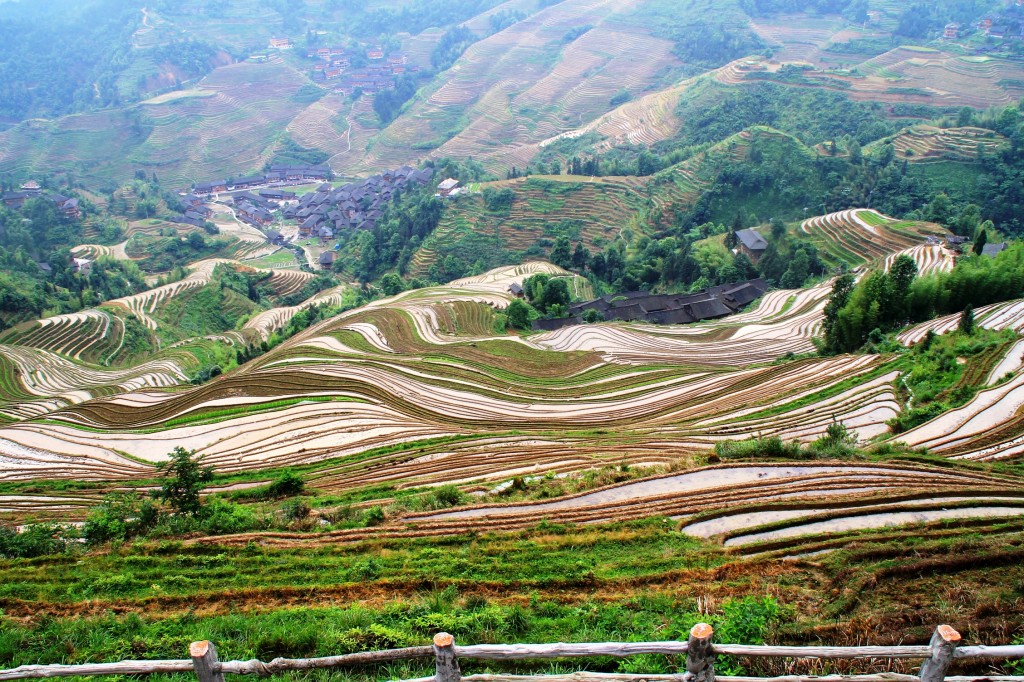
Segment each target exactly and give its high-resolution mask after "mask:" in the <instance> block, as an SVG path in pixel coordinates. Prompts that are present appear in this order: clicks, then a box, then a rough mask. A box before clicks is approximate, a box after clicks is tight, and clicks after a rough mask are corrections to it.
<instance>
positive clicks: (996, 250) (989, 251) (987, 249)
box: [981, 242, 1006, 258]
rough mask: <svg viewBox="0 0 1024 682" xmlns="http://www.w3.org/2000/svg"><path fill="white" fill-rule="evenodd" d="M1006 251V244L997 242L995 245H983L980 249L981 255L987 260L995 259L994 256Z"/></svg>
mask: <svg viewBox="0 0 1024 682" xmlns="http://www.w3.org/2000/svg"><path fill="white" fill-rule="evenodd" d="M1003 251H1006V242H999V243H997V244H985V246H983V247H982V248H981V255H982V256H987V257H989V258H995V257H996V255H998V254H1000V253H1002V252H1003Z"/></svg>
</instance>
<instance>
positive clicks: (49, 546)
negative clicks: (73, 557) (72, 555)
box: [0, 523, 73, 559]
mask: <svg viewBox="0 0 1024 682" xmlns="http://www.w3.org/2000/svg"><path fill="white" fill-rule="evenodd" d="M72 537H73V533H71V532H70V529H68V528H66V527H64V526H59V525H57V524H55V523H37V524H33V525H31V526H28V527H27V528H26V529H25V530H24V531H22V532H20V533H19V532H18V531H16V530H15V529H13V528H8V527H6V526H0V558H3V559H30V558H32V557H38V556H46V555H51V554H62V553H64V552H66V551H67V550H68V548H69V546H70V545H69V541H70V540H71V539H72Z"/></svg>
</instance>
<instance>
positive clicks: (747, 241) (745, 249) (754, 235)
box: [736, 228, 768, 263]
mask: <svg viewBox="0 0 1024 682" xmlns="http://www.w3.org/2000/svg"><path fill="white" fill-rule="evenodd" d="M736 246H737V248H738V249H739V250H740V252H742V253H744V254H746V255H747V257H748V258H749V259H750V260H752V261H754V262H755V263H756V262H757V259H758V258H760V257H761V256H762V255H763V254H764V252H765V249H767V248H768V242H767V241H766V240H765V238H764V237H762V236H761V235H760V233H758V232H757V231H756V230H753V229H750V228H747V229H746V230H737V231H736Z"/></svg>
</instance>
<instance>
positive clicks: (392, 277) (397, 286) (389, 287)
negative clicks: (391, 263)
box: [380, 272, 405, 296]
mask: <svg viewBox="0 0 1024 682" xmlns="http://www.w3.org/2000/svg"><path fill="white" fill-rule="evenodd" d="M380 288H381V290H382V291H383V292H384V295H385V296H395V295H397V294H400V293H402V292H403V291H405V282H403V281H402V278H401V277H399V276H398V275H397V274H395V273H393V272H389V273H388V274H386V275H384V276H383V277H381V278H380Z"/></svg>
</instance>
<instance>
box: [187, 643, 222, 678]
mask: <svg viewBox="0 0 1024 682" xmlns="http://www.w3.org/2000/svg"><path fill="white" fill-rule="evenodd" d="M188 654H189V656H191V657H192V665H193V666H194V667H195V671H196V677H198V678H199V682H224V673H222V672H220V671H219V670H217V671H214V669H213V668H214V666H215V665H216V664H217V663H220V659H218V658H217V647H215V646H214V645H213V642H208V641H206V640H205V639H204V640H203V641H201V642H192V643H191V644H189V646H188Z"/></svg>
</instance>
